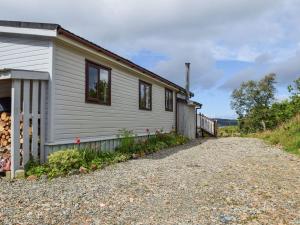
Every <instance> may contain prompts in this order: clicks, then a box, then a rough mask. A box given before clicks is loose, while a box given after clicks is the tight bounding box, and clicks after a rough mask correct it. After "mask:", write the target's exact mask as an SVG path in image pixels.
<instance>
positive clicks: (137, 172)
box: [0, 138, 300, 225]
mask: <svg viewBox="0 0 300 225" xmlns="http://www.w3.org/2000/svg"><path fill="white" fill-rule="evenodd" d="M0 186H1V191H0V224H5V225H6V224H95V225H97V224H99V225H100V224H101V225H102V224H172V225H176V224H184V225H185V224H201V225H204V224H213V225H215V224H216V225H218V224H251V225H252V224H253V225H256V224H257V225H263V224H265V225H270V224H271V225H272V224H291V225H295V224H299V221H300V188H299V187H300V158H299V157H297V156H294V155H290V154H288V153H286V152H283V151H282V150H280V149H278V148H275V147H270V146H268V145H266V144H264V143H263V142H262V141H260V140H257V139H250V138H220V139H202V140H195V141H193V142H190V143H189V144H186V145H183V146H179V147H175V148H171V149H167V150H163V151H160V152H158V153H155V154H153V155H149V156H146V157H144V158H140V159H137V160H131V161H128V162H124V163H119V164H116V165H112V166H109V167H106V168H105V169H102V170H97V171H95V172H92V173H89V174H77V175H73V176H69V177H64V178H56V179H53V180H46V179H39V180H37V181H35V182H29V181H26V180H17V181H13V182H9V181H7V180H6V179H0Z"/></svg>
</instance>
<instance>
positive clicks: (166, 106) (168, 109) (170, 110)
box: [165, 88, 174, 112]
mask: <svg viewBox="0 0 300 225" xmlns="http://www.w3.org/2000/svg"><path fill="white" fill-rule="evenodd" d="M168 92H171V96H172V105H171V108H168V105H167V93H168ZM165 110H166V111H168V112H173V110H174V92H173V91H172V90H171V89H169V88H165Z"/></svg>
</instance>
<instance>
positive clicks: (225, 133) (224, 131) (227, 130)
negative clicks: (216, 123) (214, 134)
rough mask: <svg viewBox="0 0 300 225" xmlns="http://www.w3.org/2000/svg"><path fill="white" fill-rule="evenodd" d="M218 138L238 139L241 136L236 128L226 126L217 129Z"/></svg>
mask: <svg viewBox="0 0 300 225" xmlns="http://www.w3.org/2000/svg"><path fill="white" fill-rule="evenodd" d="M218 136H219V137H239V136H241V133H240V129H239V127H238V126H226V127H219V128H218Z"/></svg>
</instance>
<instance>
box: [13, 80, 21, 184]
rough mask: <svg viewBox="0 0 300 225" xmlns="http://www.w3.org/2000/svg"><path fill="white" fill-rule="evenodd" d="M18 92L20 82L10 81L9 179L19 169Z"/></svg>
mask: <svg viewBox="0 0 300 225" xmlns="http://www.w3.org/2000/svg"><path fill="white" fill-rule="evenodd" d="M20 92H21V81H20V80H12V88H11V178H12V179H13V178H14V177H15V172H16V170H18V169H19V168H20V97H21V95H20Z"/></svg>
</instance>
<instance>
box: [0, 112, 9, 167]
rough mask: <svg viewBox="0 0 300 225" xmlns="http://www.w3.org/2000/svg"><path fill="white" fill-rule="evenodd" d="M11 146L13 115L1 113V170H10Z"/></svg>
mask: <svg viewBox="0 0 300 225" xmlns="http://www.w3.org/2000/svg"><path fill="white" fill-rule="evenodd" d="M10 146H11V117H10V114H9V113H7V112H2V113H0V172H3V171H6V170H9V164H10Z"/></svg>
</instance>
